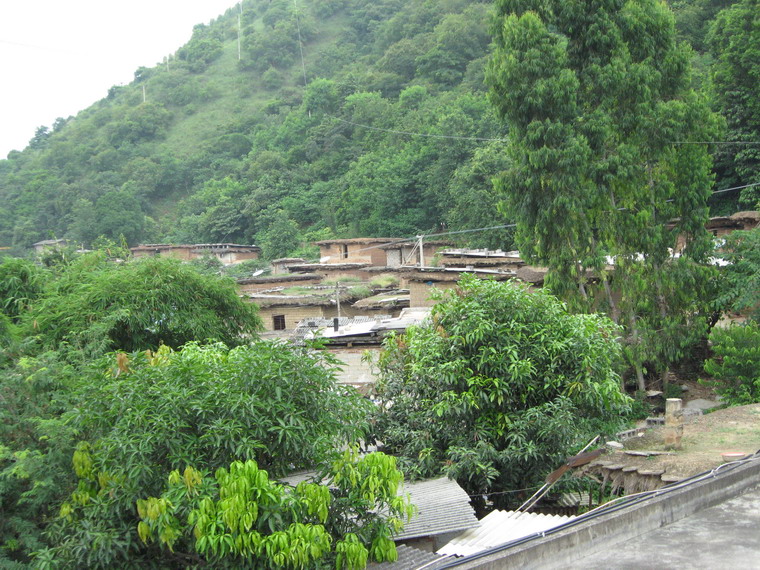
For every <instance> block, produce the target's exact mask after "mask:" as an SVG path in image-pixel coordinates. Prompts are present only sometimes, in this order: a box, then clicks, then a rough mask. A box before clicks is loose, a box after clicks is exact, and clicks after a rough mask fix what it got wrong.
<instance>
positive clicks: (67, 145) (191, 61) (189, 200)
mask: <svg viewBox="0 0 760 570" xmlns="http://www.w3.org/2000/svg"><path fill="white" fill-rule="evenodd" d="M713 4H714V3H712V4H709V5H708V3H707V2H706V1H705V2H702V3H698V2H686V1H683V2H681V4H680V5H679V6H680V10H681V12H679V13H680V14H682V20H683V21H685V22H686V23H685V24H684V30H685V32H684V34H685V37H687V39H690V40H691V41H694V42H695V43H697V42H698V41H699V42H703V36H704V32H703V29H704V28H705V26H706V24H705V23H704V21H703V20H704V14H709V16H710V17H712V14H713V13H714V11H715V10H714V8H715V6H717V5H715V6H714V5H713ZM491 10H492V7H491V3H490V2H478V1H467V0H440V1H432V0H410V1H401V0H314V1H305V0H304V1H302V2H299V3H298V11H297V12H296V10H295V7H294V3H293V2H292V1H290V0H271V1H270V0H248V1H246V2H245V3H244V7H243V9H242V13H239V11H238V7H237V6H235V7H233V8H231V9H230V10H228V11H227V12H226V13H225V14H223V15H222V16H220V17H219V18H218V19H216V20H215V21H213V22H212V23H211V24H209V25H208V26H206V25H198V26H196V27H195V29H194V32H193V36H192V39H191V40H190V41H189V42H188V43H187V44H186V45H184V46H182V47H181V48H180V49H179V50H178V51H177V52H176V54H174V56H173V57H172V58H169V59H168V60H167V61H166V62H164V63H163V64H162V65H158V66H156V67H154V68H140V69H138V70H137V71H136V72H135V79H134V81H133V82H132V83H130V84H129V85H126V86H116V87H112V88H111V89H110V91H109V93H108V96H107V97H106V98H105V99H103V100H101V101H98V102H96V103H95V104H93V105H92V106H91V107H89V108H88V109H85V110H83V111H81V112H80V113H79V114H78V115H77V116H76V117H69V118H68V119H58V120H57V121H56V122H55V124H54V125H52V127H51V128H49V129H47V128H41V129H39V130H38V132H37V134H36V136H35V137H34V139H32V141H30V144H29V146H28V147H27V148H26V149H25V150H24V151H22V152H16V151H14V152H12V153H10V154H9V156H8V159H7V160H2V161H0V245H2V246H12V247H13V248H15V249H16V250H22V249H23V248H27V247H29V246H30V245H31V244H32V243H34V242H36V241H38V240H41V239H47V238H50V237H52V236H56V237H59V238H60V237H67V238H71V239H73V240H75V241H76V242H79V243H83V244H85V245H86V244H89V243H91V242H92V240H94V239H95V238H97V237H98V236H99V235H105V236H107V237H109V238H112V239H118V238H119V237H120V236H124V237H125V238H126V240H127V241H128V242H129V243H130V244H135V243H137V242H158V241H173V242H217V241H231V242H249V243H250V242H254V243H258V244H262V245H263V246H264V248H265V254H266V255H268V256H269V257H273V256H279V255H285V254H287V253H292V252H293V251H294V250H297V249H298V248H299V246H300V244H303V243H305V242H308V241H310V240H314V239H325V238H329V237H333V236H336V237H350V236H356V235H367V236H378V235H383V236H408V235H414V234H416V233H419V232H429V231H434V230H440V229H442V228H447V229H449V230H457V229H466V228H474V227H484V226H491V225H497V224H503V223H505V221H506V220H505V219H504V218H503V216H502V215H501V214H499V212H498V208H497V204H498V201H499V200H498V197H497V196H496V195H495V194H494V191H493V189H492V185H491V178H492V177H493V176H494V175H495V174H496V173H497V172H499V171H500V170H502V169H503V168H505V166H506V165H507V161H508V158H507V156H506V154H505V152H504V150H505V144H504V138H505V137H506V136H507V133H506V130H505V127H504V126H503V124H502V123H501V122H500V121H499V120H498V119H497V117H496V114H495V112H494V111H493V109H492V108H491V106H490V104H489V103H488V101H487V98H486V87H485V85H484V83H483V77H484V66H485V63H486V60H487V57H488V52H489V44H490V29H489V26H490V22H491ZM689 10H691V12H689ZM709 10H713V12H709ZM692 12H695V13H696V14H697V15H696V16H694V15H693V14H692ZM684 14H685V16H683V15H684ZM699 17H702V20H699ZM689 18H691V19H689ZM694 21H697V23H696V24H695V23H694ZM239 22H240V26H239ZM689 25H691V26H692V27H691V28H688V26H689ZM692 28H693V30H692ZM694 30H696V31H694ZM688 34H691V35H692V36H693V37H689V36H688ZM465 235H466V236H467V238H468V240H469V243H470V244H471V245H479V246H489V247H506V246H509V245H510V243H511V239H510V234H509V232H508V231H506V230H492V231H489V232H485V233H473V234H465Z"/></svg>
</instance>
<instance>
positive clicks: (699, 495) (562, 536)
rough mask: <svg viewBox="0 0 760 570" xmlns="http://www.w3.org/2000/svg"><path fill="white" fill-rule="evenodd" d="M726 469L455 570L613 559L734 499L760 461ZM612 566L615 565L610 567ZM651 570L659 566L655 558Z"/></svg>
mask: <svg viewBox="0 0 760 570" xmlns="http://www.w3.org/2000/svg"><path fill="white" fill-rule="evenodd" d="M724 469H725V470H724V471H723V472H722V473H719V474H718V475H717V476H708V477H707V478H705V479H704V480H703V481H700V482H697V483H693V484H690V485H685V486H682V487H680V488H675V489H673V490H670V491H666V489H660V491H659V493H661V494H660V495H658V496H655V497H653V498H649V499H645V500H642V501H641V502H639V503H638V504H631V505H629V506H625V507H622V508H620V509H619V510H617V511H614V512H609V513H607V514H604V515H602V516H599V517H596V518H592V519H588V520H585V521H584V520H583V519H580V521H581V522H579V523H578V524H576V525H574V526H571V527H569V528H566V529H563V530H560V531H559V532H556V533H554V534H550V535H548V536H546V537H538V538H536V539H534V540H531V541H528V542H524V543H523V544H519V545H516V546H513V547H511V548H509V549H503V550H501V551H499V552H493V553H491V554H488V555H485V556H480V557H477V558H473V559H471V560H467V559H466V558H465V559H462V560H461V562H459V563H458V564H456V567H457V568H482V569H488V570H491V569H494V570H495V569H497V568H521V569H523V568H541V569H553V568H558V569H559V568H565V567H567V566H568V565H569V564H570V563H572V562H575V561H578V560H581V559H582V558H584V557H586V556H588V555H590V554H593V553H596V552H610V559H611V561H612V560H614V549H615V545H617V544H621V543H623V542H625V541H628V540H636V538H637V537H639V536H640V535H642V534H644V533H646V532H650V531H653V530H656V529H659V528H661V527H663V526H665V525H667V524H670V523H672V522H675V521H678V520H681V519H683V518H686V517H688V516H689V515H691V514H693V513H695V512H697V511H700V510H702V509H706V508H709V507H712V506H714V505H717V504H719V503H722V502H724V501H726V500H728V499H731V498H733V497H736V496H738V495H740V494H741V493H743V492H745V491H747V490H749V489H751V488H753V487H756V486H757V485H758V482H760V460H755V461H749V462H745V463H738V464H734V465H731V466H726V467H725V468H724ZM644 547H645V545H642V548H644ZM727 562H728V561H727ZM730 566H731V565H728V566H727V567H730ZM610 567H614V563H613V564H611V566H610ZM652 567H657V562H656V561H654V560H653V561H652Z"/></svg>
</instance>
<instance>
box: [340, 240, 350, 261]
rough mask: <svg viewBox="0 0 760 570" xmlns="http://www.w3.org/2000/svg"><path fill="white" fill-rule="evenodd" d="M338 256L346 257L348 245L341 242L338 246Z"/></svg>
mask: <svg viewBox="0 0 760 570" xmlns="http://www.w3.org/2000/svg"><path fill="white" fill-rule="evenodd" d="M340 258H341V259H348V245H347V244H345V243H343V244H341V246H340Z"/></svg>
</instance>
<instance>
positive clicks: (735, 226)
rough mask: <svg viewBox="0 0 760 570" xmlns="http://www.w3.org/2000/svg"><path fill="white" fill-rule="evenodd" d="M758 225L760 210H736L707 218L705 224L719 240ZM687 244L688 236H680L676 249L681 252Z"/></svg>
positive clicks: (759, 222)
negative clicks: (724, 214)
mask: <svg viewBox="0 0 760 570" xmlns="http://www.w3.org/2000/svg"><path fill="white" fill-rule="evenodd" d="M669 227H673V225H672V224H670V225H669ZM757 227H760V212H755V211H745V212H736V213H735V214H731V215H730V216H716V217H713V218H710V219H709V220H707V223H706V224H705V229H707V231H708V232H710V233H711V234H712V235H713V237H715V238H716V239H717V240H722V239H723V238H725V237H726V236H727V235H729V234H731V233H732V232H735V231H738V230H752V229H755V228H757ZM718 245H720V242H718ZM685 246H686V236H683V235H681V236H678V240H677V241H676V247H675V251H676V252H681V251H683V249H684V247H685Z"/></svg>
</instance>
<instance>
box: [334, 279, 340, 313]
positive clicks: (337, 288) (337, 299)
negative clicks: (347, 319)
mask: <svg viewBox="0 0 760 570" xmlns="http://www.w3.org/2000/svg"><path fill="white" fill-rule="evenodd" d="M335 304H336V305H337V306H338V318H340V283H335Z"/></svg>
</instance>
